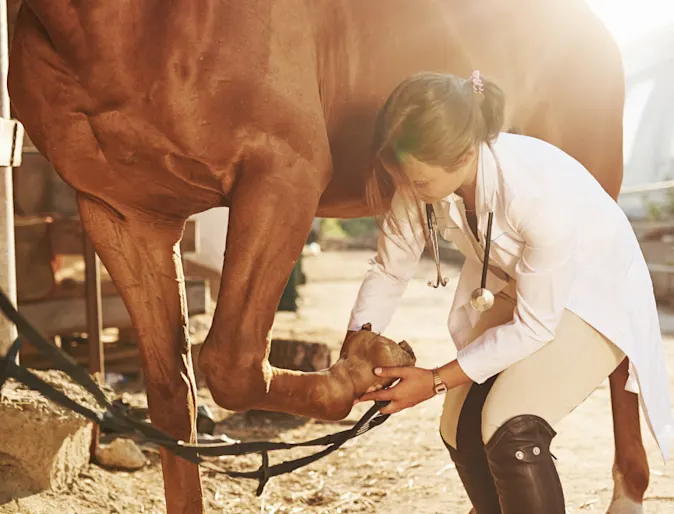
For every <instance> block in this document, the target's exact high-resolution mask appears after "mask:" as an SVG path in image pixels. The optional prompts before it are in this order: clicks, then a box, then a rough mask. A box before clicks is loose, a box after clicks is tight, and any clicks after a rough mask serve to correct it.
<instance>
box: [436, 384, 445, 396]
mask: <svg viewBox="0 0 674 514" xmlns="http://www.w3.org/2000/svg"><path fill="white" fill-rule="evenodd" d="M446 392H447V386H446V385H445V384H442V383H440V384H438V385H436V386H435V394H444V393H446Z"/></svg>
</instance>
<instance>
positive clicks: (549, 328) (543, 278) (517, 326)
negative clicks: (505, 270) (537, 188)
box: [457, 197, 577, 384]
mask: <svg viewBox="0 0 674 514" xmlns="http://www.w3.org/2000/svg"><path fill="white" fill-rule="evenodd" d="M561 200H562V199H552V200H551V199H550V198H548V197H546V198H536V199H533V200H531V199H527V198H526V197H525V198H521V197H516V198H515V199H514V200H513V202H512V203H511V205H510V208H509V209H508V210H507V217H508V221H509V223H510V225H511V226H512V228H513V229H514V230H515V231H516V232H517V233H518V234H519V235H520V237H521V238H522V239H523V240H524V249H523V252H522V256H521V259H520V260H519V262H518V263H517V265H516V268H515V277H514V278H515V280H516V284H517V295H516V299H517V305H516V307H515V311H514V316H513V320H512V321H511V322H509V323H506V324H504V325H500V326H496V327H493V328H491V329H489V330H487V331H485V332H484V333H483V334H482V335H481V336H479V337H478V338H477V339H475V341H473V342H472V343H471V344H469V345H468V346H466V347H465V348H463V349H462V350H460V351H459V352H458V356H457V359H458V361H459V365H460V366H461V368H462V369H463V371H464V372H465V373H466V375H468V376H469V377H470V378H471V379H472V380H473V381H474V382H476V383H478V384H481V383H483V382H485V381H486V380H488V379H489V378H491V377H493V376H494V375H496V374H498V373H500V372H501V371H503V370H504V369H506V368H508V367H509V366H511V365H513V364H515V363H516V362H518V361H520V360H522V359H524V358H526V357H528V356H529V355H531V354H533V353H534V352H536V351H537V350H539V349H540V348H542V347H543V346H544V345H545V344H546V343H548V342H550V341H552V340H553V339H554V338H555V331H556V329H557V325H558V324H559V322H560V320H561V318H562V315H563V313H564V309H565V307H566V305H567V299H568V297H569V293H570V288H571V285H572V282H573V274H574V273H573V268H574V266H573V262H574V261H573V254H574V250H575V244H576V233H577V231H576V230H575V226H574V220H573V216H571V215H569V212H568V207H567V208H565V207H564V205H563V203H562V201H561Z"/></svg>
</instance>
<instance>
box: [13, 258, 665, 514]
mask: <svg viewBox="0 0 674 514" xmlns="http://www.w3.org/2000/svg"><path fill="white" fill-rule="evenodd" d="M369 256H370V252H349V253H323V254H321V255H320V256H318V257H312V258H307V259H306V260H305V271H306V273H307V276H308V283H307V285H306V286H303V287H302V288H301V291H300V294H301V295H302V304H301V309H300V312H299V313H298V315H294V314H289V313H280V314H279V315H278V316H277V321H276V325H275V327H276V328H275V334H274V335H275V336H276V337H288V336H294V337H297V338H301V339H305V340H313V341H320V342H325V343H327V344H329V345H330V346H331V348H333V349H334V351H335V353H336V352H337V351H338V349H339V346H340V344H341V341H342V339H343V335H344V330H345V326H346V323H347V320H348V316H349V312H350V308H351V304H352V302H353V300H354V298H355V295H356V292H357V290H358V287H359V284H360V282H359V281H360V279H361V278H362V275H363V273H364V271H365V270H366V269H367V259H368V257H369ZM444 270H445V272H446V274H447V275H448V276H450V284H449V286H448V287H447V288H446V289H444V290H443V289H440V290H431V289H429V288H428V287H427V286H426V285H425V282H426V280H427V279H428V278H431V277H433V276H434V272H433V266H432V264H431V263H430V262H422V265H421V266H420V268H419V271H418V273H417V280H415V281H414V282H413V283H411V284H410V286H409V288H408V290H407V292H406V294H405V296H404V298H403V300H402V302H401V305H400V307H399V309H398V311H397V314H396V316H395V318H394V321H393V323H392V324H391V326H390V327H389V329H388V331H387V333H386V335H387V336H389V337H391V338H393V339H396V340H400V339H406V340H407V341H409V342H410V344H412V346H413V348H414V350H415V352H416V354H417V357H418V364H419V365H421V366H426V367H430V366H434V365H438V364H441V363H444V362H446V361H447V360H449V359H451V358H452V357H453V356H454V349H453V345H452V343H451V341H450V340H449V337H448V335H447V329H446V316H447V312H448V309H449V306H450V304H451V299H452V294H453V291H454V287H455V285H456V279H457V276H458V268H453V267H451V266H449V265H445V266H444ZM665 346H666V355H667V362H668V366H669V370H670V377H671V378H670V384H671V386H672V391H673V392H674V341H673V340H672V339H671V338H666V339H665ZM571 373H572V371H570V374H571ZM130 398H132V399H133V400H134V401H135V402H140V403H142V401H143V398H142V395H139V394H135V395H131V396H130ZM200 400H201V401H203V402H206V403H208V404H210V405H213V404H212V401H211V399H210V396H209V394H208V391H207V390H201V391H200ZM441 405H442V399H441V398H433V399H431V400H429V401H427V402H425V403H423V404H421V405H418V406H416V407H414V408H412V409H408V410H406V411H404V412H402V413H399V414H396V415H395V416H393V417H392V418H391V419H390V420H389V421H388V422H387V423H386V424H384V425H383V426H381V427H379V428H377V429H375V430H373V431H372V432H370V433H368V434H366V435H364V436H363V437H361V438H360V439H358V440H356V441H353V442H350V443H348V444H347V445H346V446H345V447H344V448H343V449H341V450H339V451H337V452H335V453H333V454H332V455H330V456H329V457H327V458H325V459H323V460H321V461H319V462H317V463H314V464H313V465H311V466H309V467H308V468H304V469H302V470H298V471H296V472H294V473H292V474H291V475H287V476H284V477H279V478H275V479H272V481H271V482H270V483H269V484H268V486H267V488H266V490H265V492H264V494H263V496H262V497H261V498H257V497H256V496H255V494H254V489H255V483H254V482H251V481H244V480H233V479H229V478H227V477H225V476H222V475H218V474H216V473H213V472H211V471H207V470H204V472H203V474H202V475H203V482H204V494H205V498H206V504H207V512H209V513H211V512H213V513H215V512H223V513H232V514H237V513H264V514H271V513H281V512H282V513H303V512H312V513H313V512H315V513H331V514H332V513H358V512H367V513H387V514H389V513H391V514H393V513H396V514H397V513H400V514H407V513H415V514H436V513H438V514H439V513H467V512H468V511H469V510H470V505H469V503H468V501H467V499H466V497H465V494H464V492H463V490H462V486H461V483H460V481H459V479H458V476H457V474H456V471H455V469H454V468H453V466H452V465H451V463H450V460H449V457H448V455H447V453H446V450H445V449H444V447H443V446H442V443H441V441H440V439H439V436H438V420H439V415H440V410H441ZM368 407H369V405H358V406H356V408H354V410H353V412H352V413H351V415H350V416H349V418H348V419H347V420H346V421H345V422H343V423H322V422H316V421H313V420H308V419H304V418H297V417H292V416H285V415H279V414H265V413H247V414H231V413H227V412H225V411H222V410H221V409H218V408H214V412H215V414H216V416H217V417H218V419H221V420H222V421H221V422H220V423H219V424H218V429H217V431H218V433H224V434H227V435H228V436H230V437H234V438H239V439H247V440H252V439H258V440H262V439H268V438H275V439H278V440H284V441H297V440H303V439H308V438H313V437H316V436H318V435H323V434H327V433H331V432H334V431H337V430H342V429H344V427H345V425H348V424H350V423H352V422H353V421H355V420H356V419H357V418H358V417H360V415H361V414H362V413H363V412H364V411H365V410H366V409H367V408H368ZM644 426H645V425H644ZM556 428H557V430H558V432H559V435H558V437H557V438H556V439H555V440H554V442H553V453H554V454H555V455H556V456H557V457H558V459H559V460H558V461H557V465H558V469H559V472H560V475H561V478H562V482H563V486H564V491H565V495H566V498H567V508H568V512H605V510H606V507H607V506H608V504H609V502H610V498H611V492H612V481H611V473H610V472H611V464H612V461H613V439H612V434H611V411H610V403H609V390H608V381H606V382H605V383H604V384H602V385H601V386H600V387H599V388H598V389H597V390H596V391H595V392H594V393H593V394H592V396H591V397H590V398H589V399H588V400H587V401H586V402H585V403H584V404H583V405H581V406H580V407H579V408H578V409H576V411H574V412H573V413H572V414H571V415H570V416H569V417H568V418H567V419H565V420H564V421H563V422H562V423H561V424H560V425H559V426H558V427H556ZM645 444H646V448H647V451H648V457H649V462H650V465H651V469H652V474H651V475H652V478H651V484H650V487H649V489H648V493H647V498H646V503H645V507H646V509H645V511H646V512H647V513H653V514H654V513H663V514H664V513H672V512H674V468H673V467H672V465H669V466H667V467H665V465H664V464H663V461H662V458H661V457H660V455H659V452H658V450H657V447H656V446H655V444H654V442H653V439H652V437H651V436H650V433H648V432H647V431H646V433H645ZM146 453H147V456H148V459H149V461H150V464H149V465H148V466H147V467H146V468H144V469H142V470H139V471H137V472H132V473H129V472H111V471H106V470H103V469H101V468H99V467H97V466H94V465H92V466H90V467H89V468H88V469H87V470H86V471H85V472H83V473H82V474H81V476H80V478H79V480H78V481H77V482H76V484H74V485H73V486H71V487H70V488H69V489H68V490H64V491H58V492H45V493H41V494H38V495H35V496H31V497H27V498H21V499H17V500H15V501H13V502H12V503H9V504H5V505H2V506H0V514H9V513H12V514H14V513H31V514H42V513H45V514H46V513H50V514H51V513H62V514H65V513H78V514H79V513H82V514H87V513H107V512H109V513H134V514H135V513H139V512H147V513H161V512H165V507H164V499H163V489H162V479H161V471H160V468H159V465H158V458H157V456H156V454H155V453H153V452H152V451H151V449H149V450H148V451H147V452H146ZM305 453H306V452H305V451H299V450H298V451H293V452H290V453H289V454H287V455H278V456H272V463H273V462H278V461H279V460H280V459H287V458H289V457H294V456H299V455H302V454H305ZM258 461H259V458H258V457H255V456H251V457H241V458H236V459H235V458H227V459H224V460H222V461H221V462H219V464H221V465H225V466H227V467H230V468H232V469H253V468H254V467H256V466H257V464H258Z"/></svg>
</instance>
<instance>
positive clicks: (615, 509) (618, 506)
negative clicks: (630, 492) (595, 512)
mask: <svg viewBox="0 0 674 514" xmlns="http://www.w3.org/2000/svg"><path fill="white" fill-rule="evenodd" d="M643 513H644V506H643V504H641V503H637V502H635V501H634V500H631V499H630V498H625V497H623V498H615V499H614V500H613V501H612V502H611V505H609V508H608V510H607V511H606V514H643Z"/></svg>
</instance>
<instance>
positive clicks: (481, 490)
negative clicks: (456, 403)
mask: <svg viewBox="0 0 674 514" xmlns="http://www.w3.org/2000/svg"><path fill="white" fill-rule="evenodd" d="M496 378H497V377H492V378H491V379H489V380H487V381H486V382H485V383H484V384H473V386H472V387H471V388H470V390H469V391H468V395H467V396H466V399H465V400H464V402H463V406H462V407H461V413H460V414H459V422H458V426H457V429H456V442H457V444H456V446H457V448H452V447H451V446H449V445H448V444H447V442H446V441H444V439H443V442H444V443H445V446H446V447H447V449H448V450H449V455H450V457H451V459H452V461H453V462H454V464H455V465H456V470H457V472H458V473H459V478H461V482H462V483H463V487H464V488H465V490H466V493H467V494H468V498H469V499H470V501H471V503H472V504H473V507H474V508H475V512H476V513H477V514H501V508H500V506H499V498H498V494H497V491H496V487H495V485H494V479H493V477H492V474H491V470H490V469H489V463H488V461H487V455H486V453H485V447H484V443H483V442H482V406H483V405H484V402H485V400H486V399H487V395H488V394H489V391H490V390H491V387H492V385H493V384H494V381H495V380H496Z"/></svg>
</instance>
